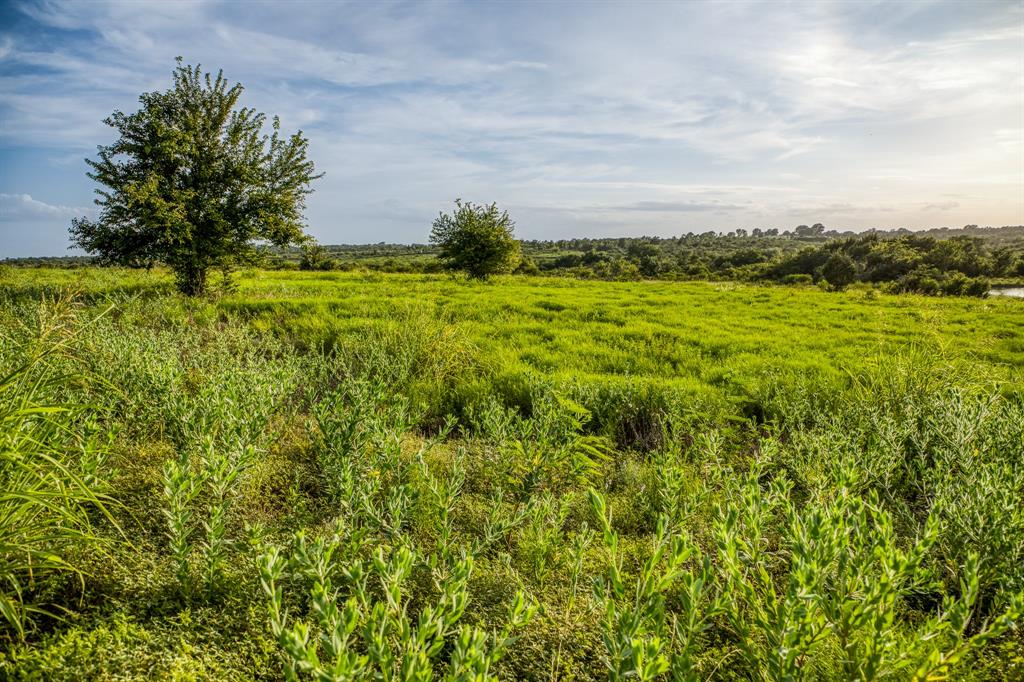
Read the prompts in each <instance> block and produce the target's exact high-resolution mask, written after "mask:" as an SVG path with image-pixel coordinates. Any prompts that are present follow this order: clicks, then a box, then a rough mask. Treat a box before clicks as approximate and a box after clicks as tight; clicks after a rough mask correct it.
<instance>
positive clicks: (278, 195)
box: [71, 59, 319, 296]
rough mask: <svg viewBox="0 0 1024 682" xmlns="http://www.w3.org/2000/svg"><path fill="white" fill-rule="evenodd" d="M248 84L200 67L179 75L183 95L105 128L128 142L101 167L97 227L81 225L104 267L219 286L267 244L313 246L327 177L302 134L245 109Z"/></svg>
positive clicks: (192, 287) (151, 101) (181, 285)
mask: <svg viewBox="0 0 1024 682" xmlns="http://www.w3.org/2000/svg"><path fill="white" fill-rule="evenodd" d="M241 95H242V86H241V85H239V84H235V85H233V86H230V87H229V85H228V81H227V80H226V79H225V78H224V77H223V74H222V73H218V74H217V77H216V78H215V79H211V77H210V74H205V75H204V74H203V73H202V71H201V70H200V68H199V67H198V66H197V67H195V68H193V67H191V66H182V65H181V60H180V59H179V63H178V67H177V68H176V69H175V71H174V86H173V87H172V88H171V89H170V90H167V91H165V92H150V93H144V94H143V95H141V96H140V98H139V101H140V102H141V104H142V108H141V109H139V111H137V112H135V113H133V114H125V113H123V112H120V111H115V112H114V113H113V114H112V115H111V116H110V117H109V118H107V119H106V121H105V123H106V124H107V125H109V126H110V127H111V128H114V129H115V130H116V131H117V133H118V135H119V139H118V140H117V141H116V142H114V143H113V144H111V145H106V146H101V147H100V148H99V158H98V160H89V161H88V163H89V166H90V167H91V168H92V172H90V173H89V177H90V178H92V179H93V180H95V181H96V182H98V183H99V184H100V185H102V186H103V187H104V189H100V190H98V194H99V195H100V199H98V200H97V202H96V203H97V204H98V205H99V206H100V207H101V212H100V217H99V219H98V220H96V221H92V220H89V219H87V218H78V219H76V220H74V221H73V222H72V226H71V237H72V241H73V242H74V243H75V244H76V245H77V246H79V247H81V248H82V249H85V251H87V252H88V253H90V254H96V255H97V256H98V257H99V259H100V261H101V262H103V263H111V264H115V263H116V264H121V265H130V266H136V267H137V266H146V267H151V266H152V265H153V264H155V263H164V264H166V265H167V266H168V267H170V268H171V270H172V271H173V272H174V274H175V279H176V282H177V286H178V289H179V290H180V291H182V292H183V293H185V294H189V295H192V296H195V295H198V294H202V293H203V292H204V291H205V290H206V287H207V273H208V272H209V270H211V269H222V270H225V271H226V270H227V269H228V268H230V267H232V266H235V265H238V264H242V263H251V262H253V260H254V258H255V257H256V255H257V252H256V250H255V242H256V241H266V242H269V243H271V244H275V245H278V246H284V245H286V244H289V243H292V242H298V241H301V240H302V239H303V232H302V210H303V208H304V206H305V197H306V195H308V194H309V193H310V191H311V190H310V189H309V183H310V181H312V180H314V179H315V178H317V177H319V176H317V175H316V174H315V173H314V168H313V163H312V161H310V160H309V159H308V158H307V155H306V154H307V148H308V145H309V142H308V140H306V138H304V137H303V136H302V134H301V133H296V134H294V135H291V136H290V137H284V136H282V135H281V128H280V122H279V121H278V119H276V118H275V119H274V120H273V133H272V134H271V135H269V136H268V135H264V134H263V132H262V131H263V127H264V125H265V123H266V117H265V116H264V115H263V114H260V113H257V112H255V111H254V110H252V109H248V108H241V109H239V108H237V104H238V100H239V98H240V97H241Z"/></svg>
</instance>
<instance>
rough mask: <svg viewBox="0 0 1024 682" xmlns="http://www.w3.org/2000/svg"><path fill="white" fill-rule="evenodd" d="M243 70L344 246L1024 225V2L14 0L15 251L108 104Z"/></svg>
mask: <svg viewBox="0 0 1024 682" xmlns="http://www.w3.org/2000/svg"><path fill="white" fill-rule="evenodd" d="M176 55H182V56H183V57H184V58H185V60H186V62H189V63H197V62H199V63H202V64H203V65H204V66H205V67H208V68H210V69H213V70H216V69H220V68H222V69H224V72H225V74H226V75H227V76H228V77H229V78H230V79H232V80H236V81H240V82H241V83H243V84H244V85H245V87H246V91H245V95H244V96H243V102H244V104H246V105H249V106H254V107H256V108H257V109H259V110H261V111H265V112H267V113H268V114H271V115H273V114H278V115H280V117H281V119H282V123H283V126H284V128H285V129H286V130H294V129H296V128H301V129H302V130H303V131H305V133H306V134H307V136H308V137H309V138H310V141H311V143H310V147H311V156H312V158H313V159H314V161H316V163H317V166H318V168H319V169H320V170H323V171H324V172H325V173H326V175H325V176H324V178H322V179H321V180H319V181H317V183H316V185H315V188H316V192H315V194H314V195H313V196H312V197H311V198H310V201H309V209H308V211H307V218H308V220H309V231H310V232H311V233H312V234H314V235H315V236H316V237H317V238H318V239H320V241H322V242H324V243H339V242H354V243H366V242H377V241H384V240H386V241H402V242H423V241H426V239H427V236H428V234H429V228H430V222H431V220H432V219H433V218H434V217H435V216H436V215H437V213H438V212H439V211H441V210H447V209H448V208H449V207H450V206H451V204H452V201H453V200H454V199H455V198H456V197H461V198H463V199H467V200H471V201H476V202H490V201H497V202H498V203H499V205H501V206H502V207H505V208H508V209H509V211H510V213H511V214H512V216H513V218H514V219H515V220H516V222H517V225H518V228H517V232H518V234H519V236H521V237H524V238H562V237H571V236H605V235H614V236H621V235H643V234H648V235H655V234H656V235H676V234H680V233H683V232H693V231H699V232H703V231H706V230H709V229H713V230H719V231H727V230H731V229H734V228H736V227H745V228H753V227H779V228H783V229H790V228H792V227H793V226H795V225H798V224H800V223H808V224H809V223H813V222H823V223H825V224H826V225H827V226H829V227H835V228H840V229H844V228H848V229H865V228H869V227H885V228H889V227H909V228H921V227H929V226H942V225H948V226H960V225H963V224H966V223H978V224H982V225H1005V224H1020V223H1024V9H1022V4H1021V3H1020V2H979V1H972V2H968V1H966V0H965V1H961V2H877V3H876V2H869V1H865V2H831V3H830V2H814V3H784V2H760V3H745V2H718V3H700V2H677V3H669V2H657V3H654V2H651V3H640V2H630V3H602V2H573V3H568V2H566V3H553V2H544V3H540V2H517V3H512V2H509V3H493V2H479V1H477V2H466V3H455V2H451V3H431V2H413V3H383V2H373V3H370V2H365V3H364V2H360V3H350V4H343V3H336V2H330V3H327V2H324V3H301V2H281V3H269V2H268V3H220V2H178V3H172V2H159V3H158V2H129V3H110V4H106V3H92V2H75V3H64V2H50V1H45V2H29V1H26V2H13V3H11V2H7V3H3V4H0V257H3V256H19V255H46V254H49V255H59V254H62V253H66V248H67V237H66V234H67V232H66V231H67V226H68V224H69V222H70V219H71V217H73V216H75V215H89V214H90V213H94V208H93V207H92V198H93V194H92V190H93V186H92V183H91V181H89V180H88V179H87V178H86V177H85V171H86V167H85V163H84V162H83V158H84V157H86V156H91V155H92V154H93V153H94V151H95V148H96V145H98V144H106V143H109V142H110V141H111V140H112V137H111V133H112V131H111V130H110V129H108V128H106V126H104V125H103V124H102V119H103V118H104V117H106V116H107V115H109V114H110V112H112V111H113V110H115V109H121V110H125V111H132V110H134V109H135V108H136V105H137V98H138V95H139V93H141V92H143V91H149V90H163V89H166V88H167V87H169V86H170V74H171V71H172V69H173V67H174V57H175V56H176Z"/></svg>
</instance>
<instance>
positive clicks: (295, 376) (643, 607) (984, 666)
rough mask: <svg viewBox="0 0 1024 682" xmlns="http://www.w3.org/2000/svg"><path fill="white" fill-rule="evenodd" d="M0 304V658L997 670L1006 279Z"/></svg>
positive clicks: (1006, 436)
mask: <svg viewBox="0 0 1024 682" xmlns="http://www.w3.org/2000/svg"><path fill="white" fill-rule="evenodd" d="M0 308H2V311H0V329H2V331H3V334H2V338H0V367H2V374H4V375H8V374H9V376H8V378H7V379H6V380H5V382H4V383H3V385H2V387H0V388H2V392H0V401H2V406H3V410H2V412H0V417H2V419H0V423H2V424H3V425H4V429H5V431H4V432H3V436H4V443H5V455H4V457H5V460H4V464H3V466H4V469H3V470H2V471H0V476H3V478H2V479H0V483H3V484H4V488H5V489H7V490H8V491H9V492H8V493H2V492H0V529H2V530H0V533H3V534H2V535H0V562H3V563H2V564H0V579H2V580H3V590H4V592H3V595H4V601H3V602H2V603H0V606H4V615H5V618H6V620H4V621H3V625H2V626H3V627H4V628H5V629H2V630H0V638H3V639H0V642H2V648H0V677H4V678H11V679H69V680H70V679H76V680H77V679H165V678H170V679H277V678H280V677H281V676H282V675H287V674H290V673H294V675H295V676H297V677H298V678H299V679H317V678H318V679H362V678H366V677H370V676H372V675H376V676H377V679H428V678H430V677H434V678H444V677H448V678H451V679H489V678H490V677H497V678H502V679H564V680H569V679H604V678H607V677H609V676H611V677H612V678H613V679H625V678H639V679H644V678H645V677H646V678H651V679H654V678H658V679H680V680H698V679H700V680H703V679H738V680H741V679H766V680H784V679H912V678H914V677H915V675H916V676H918V678H919V679H940V678H941V677H942V676H950V677H952V678H954V679H977V680H989V679H1007V680H1010V679H1020V678H1021V676H1024V659H1022V657H1021V654H1020V651H1021V650H1022V646H1024V640H1022V635H1021V632H1020V627H1019V626H1020V618H1021V612H1020V611H1021V608H1022V606H1024V505H1022V504H1021V503H1020V500H1022V499H1024V302H1022V301H1018V300H1012V299H1000V298H988V299H967V298H942V297H923V296H911V295H886V294H880V293H878V291H877V290H874V289H870V288H866V287H865V288H857V287H854V288H853V289H851V290H848V291H845V292H825V291H822V290H820V289H819V288H816V287H778V286H757V285H752V284H739V283H706V282H667V281H640V282H600V281H584V280H576V279H568V278H565V279H563V278H554V277H543V278H541V277H537V278H532V277H521V276H509V277H499V278H496V279H494V280H492V281H490V282H487V283H479V282H470V281H466V280H463V279H456V278H451V277H447V276H441V275H414V274H408V275H401V274H381V273H359V272H346V273H342V272H327V273H310V272H297V271H260V270H253V271H245V272H242V273H239V274H238V275H236V277H235V278H234V280H233V287H232V288H231V289H230V290H227V291H224V292H221V293H219V294H217V295H215V296H212V297H211V298H209V299H204V300H198V301H192V300H186V299H183V298H180V297H179V296H177V295H176V294H174V293H173V285H172V281H171V278H170V277H169V275H167V274H166V273H164V272H161V271H154V272H151V273H145V272H140V271H129V270H117V269H102V268H82V269H67V270H58V269H27V268H24V269H23V268H2V269H0ZM26 433H28V434H34V435H33V437H31V438H27V437H23V436H24V434H26ZM44 455H45V456H44ZM33 456H35V457H41V458H42V459H38V460H32V459H31V458H32V457H33ZM30 461H38V462H40V464H39V465H38V467H39V469H38V471H45V472H47V473H46V474H45V475H38V476H37V475H35V474H33V475H32V476H28V477H26V476H27V474H26V471H27V469H26V466H27V465H26V462H30ZM32 466H36V465H32ZM68 477H71V478H68ZM68 480H71V481H73V482H74V484H73V485H71V484H68V483H67V481H68ZM62 485H63V486H68V488H69V489H75V490H79V491H80V493H81V494H80V497H81V498H82V499H81V500H80V501H79V502H76V503H74V505H73V507H74V508H73V509H71V511H68V509H64V508H57V507H55V506H53V505H48V504H46V502H45V500H47V499H49V498H47V495H49V494H51V493H52V492H53V491H54V490H55V489H59V488H60V486H62ZM18 486H22V487H23V488H24V489H26V490H28V489H31V490H34V491H35V493H36V501H37V503H38V505H39V506H38V507H32V508H31V509H30V510H29V511H27V512H26V511H25V509H24V508H23V507H24V504H25V499H27V498H26V496H25V495H20V494H18V491H19V490H21V489H22V488H18ZM25 486H28V487H25ZM76 486H77V487H76ZM86 493H87V494H86ZM69 504H71V503H69ZM16 523H17V525H16ZM54 528H57V529H60V531H59V532H56V531H54V530H53V529H54ZM36 529H38V532H36ZM39 548H42V549H39ZM37 549H39V554H38V555H37V554H32V552H34V551H36V550H37ZM30 554H31V556H32V557H35V558H32V559H30V560H26V559H25V558H24V557H26V556H29V555H30ZM53 556H59V557H61V560H60V561H54V560H52V557H53ZM65 561H66V563H65ZM26 562H27V563H26ZM32 562H37V563H38V565H33V563H32ZM516 604H520V605H521V608H520V609H519V610H516V609H515V608H514V607H515V605H516ZM33 606H34V607H38V608H40V609H44V610H46V611H47V612H49V615H47V614H46V613H34V612H31V611H25V610H24V609H25V608H28V607H33ZM7 613H10V614H14V615H12V616H7V615H6V614H7ZM18 626H20V628H21V631H19V627H18ZM416 674H419V675H420V677H416Z"/></svg>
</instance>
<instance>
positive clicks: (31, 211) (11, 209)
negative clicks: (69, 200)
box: [0, 194, 95, 222]
mask: <svg viewBox="0 0 1024 682" xmlns="http://www.w3.org/2000/svg"><path fill="white" fill-rule="evenodd" d="M94 212H95V210H94V209H93V208H80V207H74V206H62V205H60V204H48V203H46V202H44V201H39V200H38V199H33V198H32V195H30V194H0V221H4V222H36V221H53V220H54V219H58V220H59V219H65V218H66V219H70V218H74V217H77V216H82V215H87V214H89V215H91V214H93V213H94Z"/></svg>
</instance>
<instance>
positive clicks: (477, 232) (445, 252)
mask: <svg viewBox="0 0 1024 682" xmlns="http://www.w3.org/2000/svg"><path fill="white" fill-rule="evenodd" d="M514 230H515V223H514V222H512V219H511V218H510V217H509V215H508V211H500V210H498V205H497V204H490V205H479V206H478V205H476V204H472V203H470V202H468V201H466V202H464V201H462V200H461V199H456V200H455V211H453V212H452V213H451V214H448V213H442V214H440V215H439V216H438V217H437V219H436V220H434V225H433V229H432V230H431V233H430V243H431V244H434V245H436V246H439V247H441V253H440V258H441V260H442V262H443V263H444V266H445V268H447V269H448V270H461V271H463V272H465V273H466V274H467V275H469V276H470V277H473V278H475V279H487V278H488V277H490V276H491V275H497V274H501V273H506V272H512V270H514V269H515V267H516V266H517V265H519V261H520V258H521V256H520V247H519V241H518V240H517V239H516V238H515V236H514Z"/></svg>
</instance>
